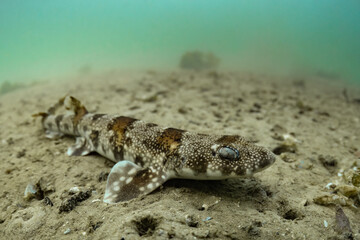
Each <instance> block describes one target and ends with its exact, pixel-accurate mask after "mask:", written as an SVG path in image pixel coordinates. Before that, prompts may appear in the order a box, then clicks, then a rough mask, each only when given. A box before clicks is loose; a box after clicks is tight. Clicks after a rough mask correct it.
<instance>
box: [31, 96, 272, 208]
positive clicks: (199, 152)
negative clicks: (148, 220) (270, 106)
mask: <svg viewBox="0 0 360 240" xmlns="http://www.w3.org/2000/svg"><path fill="white" fill-rule="evenodd" d="M61 106H65V108H66V110H67V111H66V113H65V114H58V115H56V114H55V112H56V110H57V109H58V108H59V107H61ZM35 116H41V117H42V124H43V127H44V129H45V131H46V136H47V137H50V138H53V137H58V136H62V135H64V134H65V135H71V136H75V137H76V143H75V144H74V145H73V146H71V147H69V148H68V150H67V154H68V155H70V156H83V155H87V154H89V153H90V152H97V153H99V154H101V155H102V156H104V157H107V158H109V159H111V160H112V161H114V162H117V164H116V165H115V166H114V167H113V168H112V169H111V172H110V174H109V177H108V180H107V185H106V190H105V196H104V201H105V202H107V203H116V202H119V201H127V200H130V199H133V198H136V197H138V196H141V195H146V194H148V193H150V192H152V191H153V190H155V189H156V188H158V187H159V186H160V185H162V184H163V183H164V182H165V181H167V180H168V179H171V178H189V179H207V180H215V179H227V178H236V177H243V176H249V175H252V174H253V173H255V172H258V171H261V170H263V169H265V168H267V167H269V166H270V165H271V164H272V163H273V162H274V161H275V156H274V154H273V153H272V152H270V151H268V150H266V149H265V148H263V147H259V146H256V145H254V144H252V143H250V142H248V141H246V140H245V139H244V138H242V137H240V136H237V135H205V134H197V133H191V132H187V131H184V130H180V129H176V128H163V127H159V126H158V125H156V124H153V123H145V122H143V121H140V120H137V119H134V118H130V117H124V116H112V115H106V114H93V113H88V111H87V110H86V108H85V107H84V106H83V105H82V104H81V103H80V101H79V100H77V99H76V98H74V97H71V96H68V97H66V98H63V99H60V100H59V102H58V103H57V104H55V106H53V107H51V108H50V109H49V110H48V112H46V113H38V114H35Z"/></svg>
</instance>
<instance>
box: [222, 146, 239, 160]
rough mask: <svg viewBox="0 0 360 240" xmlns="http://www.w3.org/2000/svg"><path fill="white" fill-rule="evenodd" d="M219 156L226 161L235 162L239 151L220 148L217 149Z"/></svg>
mask: <svg viewBox="0 0 360 240" xmlns="http://www.w3.org/2000/svg"><path fill="white" fill-rule="evenodd" d="M219 156H220V158H222V159H226V160H232V161H233V160H237V159H238V158H239V151H238V150H236V149H234V148H232V147H222V148H220V149H219Z"/></svg>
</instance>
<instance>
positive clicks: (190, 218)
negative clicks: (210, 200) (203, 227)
mask: <svg viewBox="0 0 360 240" xmlns="http://www.w3.org/2000/svg"><path fill="white" fill-rule="evenodd" d="M185 222H186V225H188V226H189V227H194V228H196V227H198V225H199V222H198V221H196V220H195V217H194V216H193V215H186V216H185Z"/></svg>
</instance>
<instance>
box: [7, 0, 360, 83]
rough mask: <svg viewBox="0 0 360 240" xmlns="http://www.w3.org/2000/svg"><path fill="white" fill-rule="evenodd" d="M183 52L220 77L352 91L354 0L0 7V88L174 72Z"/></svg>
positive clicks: (62, 0)
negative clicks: (205, 61)
mask: <svg viewBox="0 0 360 240" xmlns="http://www.w3.org/2000/svg"><path fill="white" fill-rule="evenodd" d="M189 50H201V51H205V52H213V53H214V54H216V55H217V56H218V57H219V58H220V59H221V69H224V70H226V69H233V70H240V71H244V70H245V71H248V70H250V71H260V72H269V73H276V74H288V73H290V74H317V73H321V74H324V75H329V76H335V77H336V76H337V77H340V78H341V79H346V80H350V81H353V82H354V81H357V82H359V83H360V77H359V76H360V2H359V1H358V0H346V1H340V0H337V1H336V0H316V1H314V0H302V1H295V0H294V1H292V0H282V1H280V0H274V1H269V0H254V1H250V0H247V1H245V0H244V1H239V0H237V1H220V0H218V1H215V0H196V1H195V0H178V1H175V0H166V1H165V0H164V1H160V0H159V1H136V0H132V1H89V0H51V1H45V0H29V1H23V0H2V1H1V3H0V82H1V81H19V80H22V81H27V80H29V81H33V80H43V79H47V78H51V77H54V76H60V75H66V74H71V73H77V72H79V71H81V69H83V70H84V69H85V70H86V69H87V70H92V71H98V70H99V71H101V70H103V69H111V68H119V69H176V68H178V64H179V59H180V56H181V55H182V54H183V53H184V52H186V51H189Z"/></svg>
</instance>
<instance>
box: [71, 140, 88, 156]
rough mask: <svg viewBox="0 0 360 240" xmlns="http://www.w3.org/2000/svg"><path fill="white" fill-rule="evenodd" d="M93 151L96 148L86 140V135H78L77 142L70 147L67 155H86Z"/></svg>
mask: <svg viewBox="0 0 360 240" xmlns="http://www.w3.org/2000/svg"><path fill="white" fill-rule="evenodd" d="M93 151H94V149H93V148H92V146H91V145H90V144H89V143H88V142H87V141H86V139H85V138H84V137H77V138H76V143H75V144H74V145H73V146H71V147H69V148H68V150H67V155H69V156H85V155H87V154H89V153H91V152H93Z"/></svg>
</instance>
